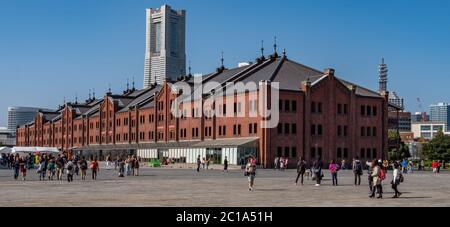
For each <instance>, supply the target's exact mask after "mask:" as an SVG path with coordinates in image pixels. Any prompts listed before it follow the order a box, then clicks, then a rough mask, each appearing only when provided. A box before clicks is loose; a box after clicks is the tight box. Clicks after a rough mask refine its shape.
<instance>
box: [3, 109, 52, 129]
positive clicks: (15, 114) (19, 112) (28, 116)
mask: <svg viewBox="0 0 450 227" xmlns="http://www.w3.org/2000/svg"><path fill="white" fill-rule="evenodd" d="M39 110H43V111H53V110H49V109H45V108H35V107H8V129H9V130H12V131H15V130H16V128H17V126H19V125H24V124H25V123H28V122H31V121H33V120H34V118H35V117H36V113H37V112H38V111H39Z"/></svg>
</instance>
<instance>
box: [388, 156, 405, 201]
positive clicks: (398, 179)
mask: <svg viewBox="0 0 450 227" xmlns="http://www.w3.org/2000/svg"><path fill="white" fill-rule="evenodd" d="M393 177H394V178H393V180H392V182H391V184H392V189H394V192H395V195H394V197H392V198H394V199H396V198H398V197H400V196H401V195H402V193H401V192H399V191H398V185H400V182H401V180H402V178H403V175H402V173H401V172H400V171H399V165H398V163H397V162H394V171H393Z"/></svg>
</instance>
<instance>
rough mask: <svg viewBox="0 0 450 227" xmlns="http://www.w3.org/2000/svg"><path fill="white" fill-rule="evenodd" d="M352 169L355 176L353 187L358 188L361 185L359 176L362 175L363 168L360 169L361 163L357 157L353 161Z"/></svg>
mask: <svg viewBox="0 0 450 227" xmlns="http://www.w3.org/2000/svg"><path fill="white" fill-rule="evenodd" d="M352 169H353V174H354V176H355V186H360V185H361V176H362V175H363V167H362V163H361V161H360V160H359V157H358V156H356V157H355V158H354V159H353V163H352Z"/></svg>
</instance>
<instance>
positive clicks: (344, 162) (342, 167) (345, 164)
mask: <svg viewBox="0 0 450 227" xmlns="http://www.w3.org/2000/svg"><path fill="white" fill-rule="evenodd" d="M341 169H342V170H345V169H347V162H346V160H345V159H342V161H341Z"/></svg>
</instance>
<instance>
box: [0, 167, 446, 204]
mask: <svg viewBox="0 0 450 227" xmlns="http://www.w3.org/2000/svg"><path fill="white" fill-rule="evenodd" d="M89 174H90V171H88V175H89ZM388 174H389V175H388V179H387V180H386V181H385V183H384V191H385V194H384V199H382V200H376V199H369V198H368V187H367V173H365V175H364V176H363V177H362V186H360V187H354V186H353V175H352V172H351V171H341V172H339V184H340V185H339V186H338V187H333V186H331V180H330V176H329V173H327V172H326V174H325V181H324V182H323V185H322V186H320V187H315V186H314V182H312V181H311V180H309V181H306V184H305V185H304V186H303V187H301V186H297V187H296V186H295V185H294V180H295V176H296V172H295V170H288V171H286V172H280V171H274V170H259V171H258V173H257V178H256V182H255V190H254V191H251V192H250V191H248V188H247V178H246V177H244V175H243V173H242V171H241V170H237V169H235V170H232V171H230V172H229V173H223V172H222V171H220V170H205V171H202V172H201V173H196V172H195V170H194V169H187V168H186V167H185V168H183V169H181V168H156V169H152V168H141V176H139V177H125V178H118V177H117V175H116V172H115V171H114V170H104V169H101V170H100V173H99V176H98V179H99V180H98V181H96V182H94V181H91V180H88V181H86V182H81V181H79V177H75V181H74V182H72V183H67V182H66V181H62V182H57V181H53V182H50V181H45V182H40V181H38V177H37V174H36V173H35V171H29V172H28V178H27V181H25V182H22V181H14V180H13V177H12V171H11V170H0V207H4V206H8V207H15V206H39V207H40V206H44V207H47V206H58V207H59V206H88V207H92V206H94V207H98V206H100V207H104V206H106V207H122V206H126V207H128V206H139V207H141V206H145V207H155V206H156V207H159V206H164V207H165V206H181V207H191V206H194V207H205V206H213V207H216V206H218V207H223V206H226V207H228V206H231V207H242V206H245V207H255V206H263V207H280V206H281V207H317V206H327V207H328V206H331V207H336V206H338V207H346V206H400V207H410V206H411V207H414V206H450V173H448V172H443V173H441V174H439V175H436V174H434V175H433V174H431V173H430V172H415V173H414V174H412V175H406V179H405V183H403V184H402V185H401V186H400V187H399V189H400V191H401V192H403V196H402V197H401V198H400V199H391V197H392V196H393V194H392V189H391V188H390V185H389V184H388V182H390V180H391V172H389V173H388ZM64 177H65V176H64Z"/></svg>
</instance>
